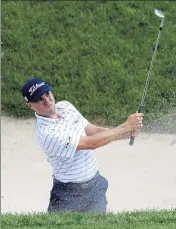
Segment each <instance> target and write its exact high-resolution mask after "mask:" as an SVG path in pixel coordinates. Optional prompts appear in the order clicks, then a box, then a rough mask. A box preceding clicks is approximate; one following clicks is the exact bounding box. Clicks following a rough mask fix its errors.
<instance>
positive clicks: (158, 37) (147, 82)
mask: <svg viewBox="0 0 176 229" xmlns="http://www.w3.org/2000/svg"><path fill="white" fill-rule="evenodd" d="M163 24H164V18H162V20H161V24H160V29H159V32H158V36H157V40H156V43H155V49H154V52H153V56H152V60H151V63H150V68H149V71H148V74H147V80H146V84H145V87H144V91H143V95H142V99H141V103H140V105H139V110H138V112H139V113H141V112H142V110H143V105H144V100H145V97H146V94H147V89H148V87H149V82H150V76H151V72H152V68H153V64H154V60H155V56H156V52H157V49H158V44H159V39H160V35H161V30H162V27H163ZM134 139H135V137H133V136H131V139H130V142H129V145H131V146H132V145H133V144H134Z"/></svg>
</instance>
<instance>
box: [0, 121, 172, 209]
mask: <svg viewBox="0 0 176 229" xmlns="http://www.w3.org/2000/svg"><path fill="white" fill-rule="evenodd" d="M128 142H129V141H128V140H125V141H119V142H114V143H111V144H109V145H107V146H105V147H102V148H99V149H97V150H96V157H97V160H98V163H99V168H100V172H101V174H102V175H104V176H105V177H106V178H107V179H108V181H109V189H108V192H107V198H108V201H109V205H108V208H109V209H110V210H111V211H122V210H139V209H154V208H155V209H156V208H157V209H170V208H176V135H174V134H173V135H169V134H163V135H161V134H151V135H149V134H144V133H141V134H140V136H139V137H138V138H137V139H136V141H135V144H134V146H133V147H131V146H129V145H128ZM1 169H2V170H1V172H2V174H1V201H2V202H1V204H2V206H1V211H2V212H29V211H30V212H31V211H32V212H45V211H46V208H47V206H48V201H49V194H50V193H49V192H50V189H51V187H52V174H51V168H50V165H49V164H48V162H47V161H46V158H45V155H44V153H43V152H42V151H41V149H40V147H39V145H38V144H37V142H36V140H35V120H34V119H30V120H16V119H12V118H8V117H1Z"/></svg>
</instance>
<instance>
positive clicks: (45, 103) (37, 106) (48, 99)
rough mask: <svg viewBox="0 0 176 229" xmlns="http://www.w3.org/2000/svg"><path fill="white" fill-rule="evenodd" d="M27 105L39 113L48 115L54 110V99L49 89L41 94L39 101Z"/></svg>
mask: <svg viewBox="0 0 176 229" xmlns="http://www.w3.org/2000/svg"><path fill="white" fill-rule="evenodd" d="M27 105H28V107H30V108H31V109H32V110H34V111H35V112H36V113H37V114H39V115H44V116H48V115H49V114H51V113H53V112H54V111H55V99H54V97H53V94H52V93H51V92H50V91H49V92H46V93H45V94H44V95H42V96H41V97H40V100H39V101H37V102H35V103H34V102H29V103H27Z"/></svg>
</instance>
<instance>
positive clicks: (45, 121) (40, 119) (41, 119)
mask: <svg viewBox="0 0 176 229" xmlns="http://www.w3.org/2000/svg"><path fill="white" fill-rule="evenodd" d="M35 116H36V117H37V121H38V122H40V123H42V124H45V125H51V124H55V123H57V122H58V121H59V120H60V118H58V119H53V118H47V117H44V116H40V115H38V114H37V113H36V112H35Z"/></svg>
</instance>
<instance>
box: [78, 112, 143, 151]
mask: <svg viewBox="0 0 176 229" xmlns="http://www.w3.org/2000/svg"><path fill="white" fill-rule="evenodd" d="M142 119H143V114H142V113H135V114H133V115H130V116H129V118H128V119H127V121H126V122H124V123H123V124H121V125H119V126H117V127H115V128H113V129H107V130H104V131H100V132H98V133H95V134H93V135H89V136H81V137H80V139H79V143H78V146H77V149H78V150H84V149H96V148H99V147H101V146H104V145H107V144H109V143H110V142H112V141H115V140H121V139H129V138H130V137H131V133H132V132H134V136H135V137H136V136H137V134H138V132H139V131H140V129H141V128H142ZM90 129H91V128H90ZM90 132H91V131H90ZM90 132H89V134H91V133H93V129H92V132H91V133H90Z"/></svg>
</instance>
